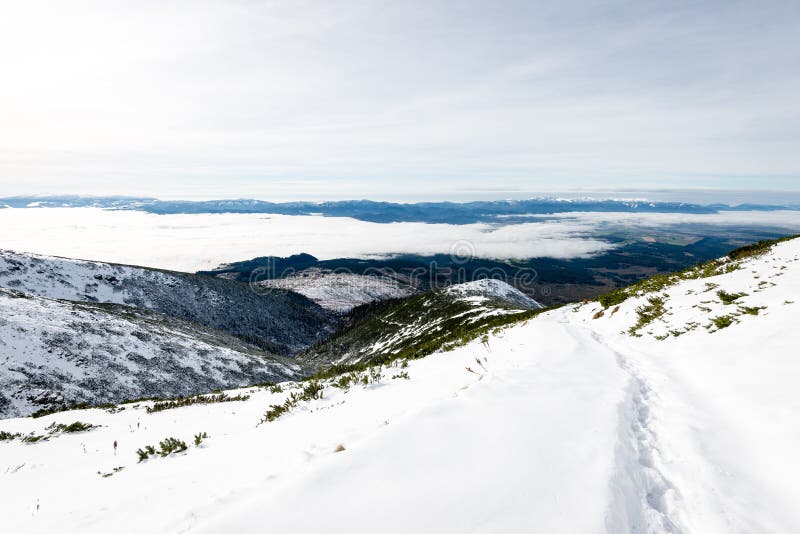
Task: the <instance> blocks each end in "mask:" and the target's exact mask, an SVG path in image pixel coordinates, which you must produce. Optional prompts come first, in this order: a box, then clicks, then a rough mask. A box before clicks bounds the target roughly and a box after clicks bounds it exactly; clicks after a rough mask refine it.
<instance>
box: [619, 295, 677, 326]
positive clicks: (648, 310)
mask: <svg viewBox="0 0 800 534" xmlns="http://www.w3.org/2000/svg"><path fill="white" fill-rule="evenodd" d="M666 312H667V308H666V306H665V300H664V299H663V298H662V297H650V298H649V299H647V304H644V305H642V306H639V307H638V308H636V314H637V315H638V316H639V320H638V321H637V322H636V324H635V325H633V326H632V327H631V328H630V330H628V333H629V334H631V335H638V332H639V330H641V329H642V328H644V327H645V326H647V325H649V324H650V323H652V322H653V321H655V320H656V319H658V318H660V317H661V316H662V315H664V314H665V313H666Z"/></svg>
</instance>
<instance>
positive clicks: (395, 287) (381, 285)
mask: <svg viewBox="0 0 800 534" xmlns="http://www.w3.org/2000/svg"><path fill="white" fill-rule="evenodd" d="M259 286H261V287H267V288H277V289H288V290H290V291H294V292H295V293H300V294H301V295H303V296H305V297H307V298H309V299H311V300H313V301H314V302H316V303H317V304H319V305H320V306H322V307H323V308H325V309H328V310H333V311H336V312H339V313H346V312H348V311H350V310H352V309H353V308H355V307H356V306H360V305H361V304H367V303H369V302H375V301H379V300H387V299H395V298H402V297H408V296H410V295H413V294H415V293H417V291H415V290H413V289H412V288H410V287H409V286H404V285H401V283H400V282H399V281H397V280H395V279H392V278H389V277H381V276H365V275H360V274H353V273H337V272H332V271H325V270H322V269H316V268H311V269H305V270H303V271H300V272H299V273H297V274H294V275H292V276H289V277H286V278H277V279H274V280H265V281H263V282H259Z"/></svg>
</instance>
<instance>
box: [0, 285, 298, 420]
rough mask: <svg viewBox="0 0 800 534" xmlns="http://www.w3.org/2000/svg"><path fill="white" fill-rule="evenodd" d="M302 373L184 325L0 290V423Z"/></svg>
mask: <svg viewBox="0 0 800 534" xmlns="http://www.w3.org/2000/svg"><path fill="white" fill-rule="evenodd" d="M302 372H303V370H302V368H301V367H300V366H299V365H298V364H297V363H296V362H294V361H293V360H289V359H285V358H279V357H276V356H273V355H271V354H268V353H264V352H261V351H259V350H258V349H257V348H256V347H254V346H252V345H249V344H247V343H245V342H244V341H242V340H240V339H238V338H234V337H232V336H227V335H225V334H222V333H220V332H216V331H212V330H207V329H204V328H203V327H201V326H199V325H195V324H193V323H189V322H186V321H180V320H177V319H172V318H169V317H166V316H163V315H160V314H156V313H150V312H145V311H140V310H135V309H131V308H126V307H124V306H107V305H105V306H101V305H96V304H79V303H71V302H64V301H54V300H48V299H43V298H39V297H32V296H30V295H28V294H25V293H21V292H17V291H10V290H6V289H0V418H4V417H13V416H19V415H28V414H31V413H33V412H35V411H36V410H38V409H42V408H45V409H47V408H54V407H59V406H63V405H65V404H66V405H75V404H78V403H84V402H88V403H92V404H98V403H109V402H120V401H123V400H127V399H136V398H142V397H165V396H178V395H187V394H191V393H203V392H207V391H211V390H214V389H217V388H228V387H232V386H240V385H244V384H253V383H264V382H278V381H282V380H286V379H294V378H296V377H297V376H298V375H300V374H302Z"/></svg>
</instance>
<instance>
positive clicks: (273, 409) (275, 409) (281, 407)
mask: <svg viewBox="0 0 800 534" xmlns="http://www.w3.org/2000/svg"><path fill="white" fill-rule="evenodd" d="M290 409H291V407H290V406H287V405H286V404H285V403H284V404H272V405H271V406H270V407H269V410H267V413H265V414H264V417H263V418H262V419H261V422H262V423H265V422H270V423H271V422H272V421H275V420H276V419H278V418H279V417H280V416H282V415H283V414H285V413H286V412H288V411H289V410H290Z"/></svg>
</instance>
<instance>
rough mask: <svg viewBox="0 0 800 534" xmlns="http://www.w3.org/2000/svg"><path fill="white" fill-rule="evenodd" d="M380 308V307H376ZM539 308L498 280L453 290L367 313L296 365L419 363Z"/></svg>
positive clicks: (312, 349) (417, 297)
mask: <svg viewBox="0 0 800 534" xmlns="http://www.w3.org/2000/svg"><path fill="white" fill-rule="evenodd" d="M379 307H380V306H379ZM541 308H542V306H541V305H540V304H539V303H538V302H536V301H534V300H533V299H531V298H530V297H527V296H526V295H524V294H523V293H522V292H520V291H519V290H518V289H516V288H513V287H511V286H510V285H508V284H507V283H505V282H502V281H500V280H488V279H484V280H477V281H474V282H467V283H464V284H456V285H453V286H449V287H447V288H445V289H442V290H439V291H431V292H428V293H424V294H422V295H418V296H416V297H412V298H409V299H406V300H403V301H401V302H399V303H389V305H388V306H384V307H383V309H380V310H378V311H376V310H368V313H366V314H365V315H364V316H363V317H355V318H354V319H353V322H352V323H351V324H350V325H348V326H347V327H345V328H343V329H342V330H340V331H339V332H336V334H334V335H333V336H331V337H329V338H328V339H326V340H325V341H323V342H322V343H319V344H317V345H315V346H313V347H311V348H310V349H308V350H307V351H305V352H303V353H301V354H299V355H298V360H300V361H303V362H307V363H309V364H311V365H314V366H317V367H320V368H325V367H328V366H331V365H337V366H342V365H345V366H352V365H363V364H365V363H372V364H374V363H379V362H383V361H387V360H389V359H394V358H397V357H400V356H403V357H408V358H420V357H422V356H427V355H428V354H430V353H432V352H435V351H437V350H444V349H447V348H452V347H455V346H458V345H461V344H464V343H466V342H468V341H471V340H472V339H474V338H476V337H478V336H480V335H483V334H485V333H487V332H488V331H489V330H490V329H492V328H497V327H499V326H502V325H505V324H508V323H512V322H516V321H519V320H521V319H522V318H524V317H529V316H531V314H532V313H533V312H534V311H536V310H539V309H541Z"/></svg>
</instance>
